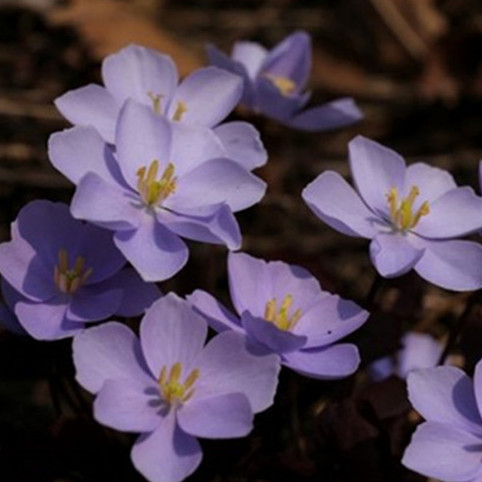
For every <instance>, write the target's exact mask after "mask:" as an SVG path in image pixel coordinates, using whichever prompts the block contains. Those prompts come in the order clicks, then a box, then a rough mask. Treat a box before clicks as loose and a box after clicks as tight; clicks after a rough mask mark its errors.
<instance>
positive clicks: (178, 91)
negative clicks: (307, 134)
mask: <svg viewBox="0 0 482 482" xmlns="http://www.w3.org/2000/svg"><path fill="white" fill-rule="evenodd" d="M102 79H103V81H104V85H105V87H102V86H100V85H97V84H90V85H87V86H85V87H81V88H79V89H76V90H72V91H69V92H67V93H66V94H64V95H62V96H61V97H59V98H57V99H56V101H55V105H56V106H57V108H58V109H59V110H60V112H61V113H62V114H63V115H64V116H65V117H66V118H67V119H68V120H69V121H70V122H72V124H74V125H82V126H93V127H95V128H96V129H97V131H98V132H99V133H100V134H101V136H102V137H103V138H104V140H105V141H106V142H108V143H110V144H113V143H114V142H115V139H116V133H115V129H116V122H117V118H118V116H119V113H120V110H121V108H122V105H123V104H124V102H125V101H126V100H127V99H133V100H135V101H136V102H139V103H140V104H143V105H146V106H148V107H149V108H151V109H152V111H153V112H155V113H156V114H158V115H162V116H165V117H166V118H167V119H169V120H171V121H172V122H173V123H175V124H179V123H181V124H188V125H196V126H203V127H205V128H209V129H211V128H212V129H213V132H214V135H215V136H216V138H217V139H218V141H219V142H220V144H221V145H222V147H223V149H224V153H223V156H222V157H228V158H230V159H233V160H236V161H237V162H239V163H240V164H242V165H244V166H245V167H246V168H247V169H249V170H251V169H253V168H255V167H259V166H262V165H263V164H264V163H265V162H266V160H267V154H266V151H265V149H264V147H263V144H262V143H261V140H260V138H259V134H258V132H257V131H256V129H255V128H254V127H253V126H251V125H250V124H248V123H247V122H238V121H236V122H228V123H224V124H222V125H219V123H220V122H221V121H222V120H223V119H224V118H225V117H226V116H227V115H228V114H229V113H230V112H231V111H232V110H233V109H234V108H235V107H236V105H237V103H238V102H239V99H240V96H241V93H242V79H240V78H239V77H238V76H237V75H232V74H230V73H229V72H226V71H225V70H221V69H218V68H216V67H207V68H204V69H199V70H197V71H195V72H193V73H192V74H191V75H189V76H188V77H186V78H185V79H184V80H183V81H182V82H181V84H180V85H178V81H179V78H178V73H177V69H176V65H175V64H174V62H173V61H172V60H171V58H170V57H168V56H167V55H163V54H161V53H159V52H156V51H155V50H151V49H148V48H145V47H141V46H138V45H130V46H128V47H126V48H124V49H122V50H120V51H119V52H117V53H115V54H112V55H109V56H108V57H106V59H105V60H104V62H103V63H102Z"/></svg>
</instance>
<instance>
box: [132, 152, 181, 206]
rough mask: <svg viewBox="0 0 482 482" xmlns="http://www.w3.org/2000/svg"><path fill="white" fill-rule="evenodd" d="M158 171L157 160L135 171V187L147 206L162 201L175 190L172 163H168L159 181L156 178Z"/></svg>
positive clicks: (175, 179)
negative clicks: (136, 179)
mask: <svg viewBox="0 0 482 482" xmlns="http://www.w3.org/2000/svg"><path fill="white" fill-rule="evenodd" d="M146 172H147V175H146ZM158 173H159V161H157V160H154V161H152V162H151V164H150V165H149V168H148V169H146V167H141V168H140V169H139V170H138V171H137V178H138V181H137V189H138V191H139V194H140V195H141V198H142V200H143V201H144V202H145V203H146V204H147V205H148V206H154V205H157V204H160V203H162V201H164V200H165V199H166V198H167V197H168V196H169V195H170V194H172V193H173V192H174V191H175V190H176V181H177V178H175V177H174V165H173V164H172V163H169V164H168V165H167V167H166V168H165V169H164V172H163V173H162V176H161V178H160V179H159V181H157V180H156V178H157V177H158Z"/></svg>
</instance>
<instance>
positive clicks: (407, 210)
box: [387, 186, 430, 231]
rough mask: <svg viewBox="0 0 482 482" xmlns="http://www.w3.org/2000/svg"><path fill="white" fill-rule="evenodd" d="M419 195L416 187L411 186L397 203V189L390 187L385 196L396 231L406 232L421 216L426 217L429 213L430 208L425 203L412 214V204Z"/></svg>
mask: <svg viewBox="0 0 482 482" xmlns="http://www.w3.org/2000/svg"><path fill="white" fill-rule="evenodd" d="M419 194H420V189H419V188H418V186H412V188H411V189H410V192H409V194H408V196H407V197H406V198H403V199H402V201H401V202H400V204H399V202H398V189H397V188H396V187H392V188H391V189H390V191H389V192H388V194H387V201H388V205H389V208H390V217H391V219H392V222H393V224H394V225H395V227H396V228H397V229H400V230H401V231H407V230H408V229H412V228H414V227H415V226H416V225H417V224H418V222H419V221H420V218H421V217H422V216H425V215H427V214H428V213H429V212H430V206H429V204H428V202H427V201H425V202H424V203H423V204H422V205H421V206H420V207H419V208H418V210H417V211H416V212H415V213H414V212H413V204H414V203H415V200H416V199H417V197H418V196H419Z"/></svg>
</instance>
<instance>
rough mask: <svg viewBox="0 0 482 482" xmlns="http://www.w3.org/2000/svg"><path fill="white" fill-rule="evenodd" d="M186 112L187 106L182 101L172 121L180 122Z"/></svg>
mask: <svg viewBox="0 0 482 482" xmlns="http://www.w3.org/2000/svg"><path fill="white" fill-rule="evenodd" d="M185 112H187V106H186V104H185V103H184V102H182V101H179V102H178V103H177V106H176V111H175V112H174V115H173V116H172V120H173V121H180V120H181V119H182V116H183V115H184V113H185Z"/></svg>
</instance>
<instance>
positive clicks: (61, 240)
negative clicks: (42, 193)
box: [0, 201, 160, 340]
mask: <svg viewBox="0 0 482 482" xmlns="http://www.w3.org/2000/svg"><path fill="white" fill-rule="evenodd" d="M124 265H125V259H124V257H123V256H122V254H121V253H120V252H119V250H117V249H116V247H115V245H114V243H113V242H112V235H111V233H110V232H109V231H105V230H103V229H101V228H98V227H96V226H92V225H89V224H86V223H83V222H81V221H77V220H75V219H73V218H72V216H71V215H70V212H69V208H68V206H67V205H65V204H61V203H52V202H50V201H33V202H31V203H29V204H27V205H26V206H25V207H24V208H22V210H21V211H20V213H19V215H18V218H17V220H16V221H15V222H14V223H13V224H12V240H11V241H9V242H6V243H2V244H1V245H0V272H1V274H2V277H3V279H4V286H3V288H2V290H3V296H4V298H5V300H6V303H7V305H8V306H9V307H10V309H11V310H13V311H14V312H15V315H16V316H17V318H18V321H19V322H20V324H21V325H22V327H23V329H25V331H27V332H28V333H29V334H30V335H31V336H32V337H34V338H36V339H39V340H55V339H58V338H65V337H68V336H72V335H74V334H76V333H79V332H80V331H82V329H83V328H84V325H85V323H87V322H90V321H100V320H103V319H105V318H108V317H109V316H111V315H113V314H118V315H121V316H135V315H140V314H141V313H143V312H144V310H145V309H146V308H147V307H148V306H150V305H151V304H152V302H153V301H154V300H155V299H157V298H158V297H159V296H160V292H159V290H158V289H157V287H156V286H155V285H152V284H148V283H145V282H144V281H142V280H141V279H140V278H139V276H138V275H137V273H136V272H135V271H134V270H133V269H132V268H124ZM5 282H6V283H5Z"/></svg>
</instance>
